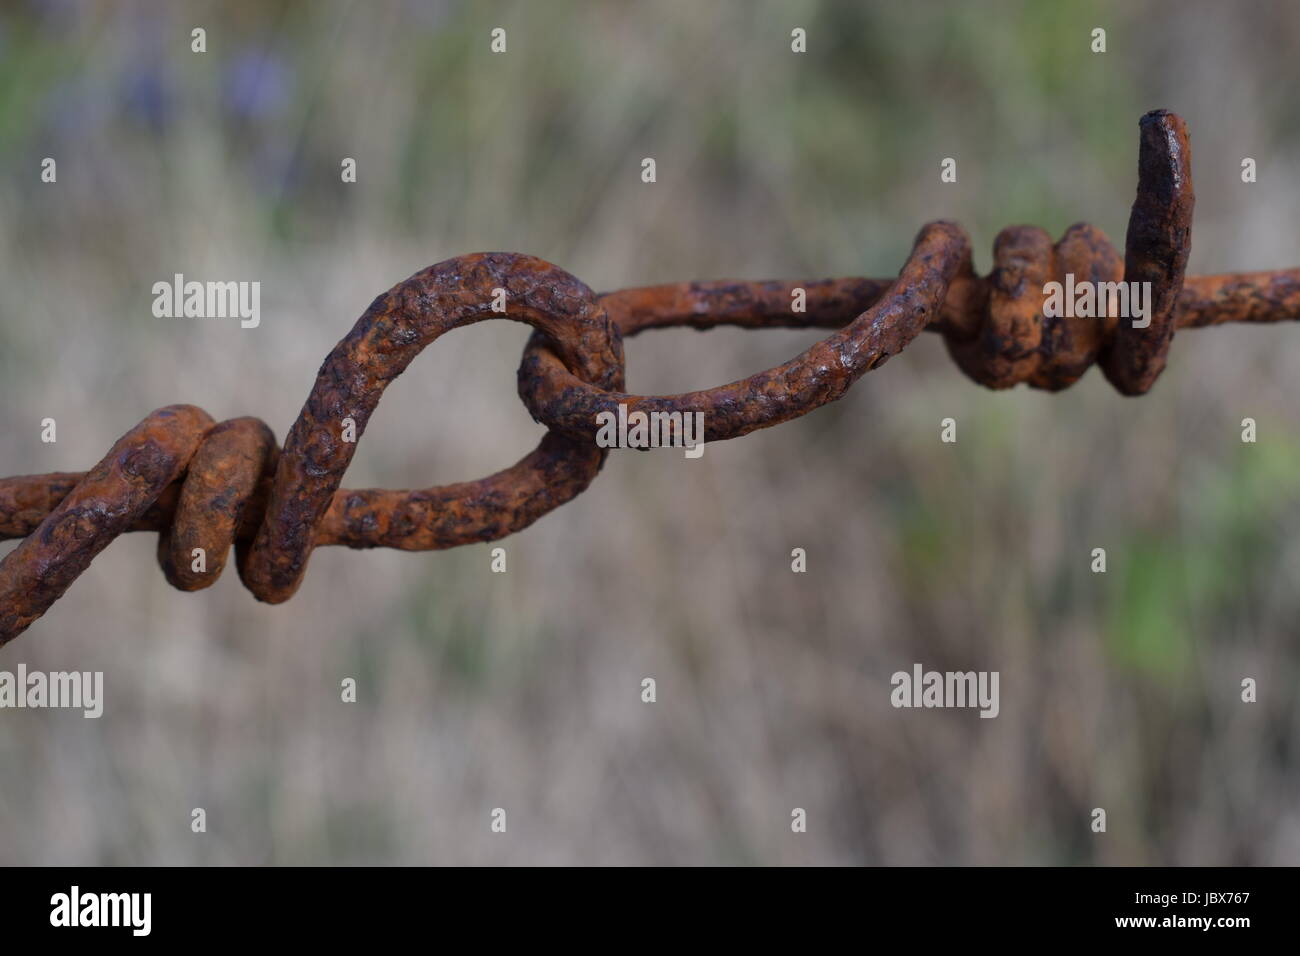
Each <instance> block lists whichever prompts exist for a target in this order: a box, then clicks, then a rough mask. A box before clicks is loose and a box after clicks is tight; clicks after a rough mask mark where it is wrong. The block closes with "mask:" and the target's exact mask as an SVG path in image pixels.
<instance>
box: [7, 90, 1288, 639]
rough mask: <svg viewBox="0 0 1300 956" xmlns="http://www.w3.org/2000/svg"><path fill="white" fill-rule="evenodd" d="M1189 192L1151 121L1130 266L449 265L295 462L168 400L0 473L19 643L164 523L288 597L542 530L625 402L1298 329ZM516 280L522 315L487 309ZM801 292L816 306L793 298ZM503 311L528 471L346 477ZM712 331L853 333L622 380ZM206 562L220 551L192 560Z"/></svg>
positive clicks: (754, 410) (1025, 239) (1016, 259)
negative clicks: (689, 268) (107, 439)
mask: <svg viewBox="0 0 1300 956" xmlns="http://www.w3.org/2000/svg"><path fill="white" fill-rule="evenodd" d="M1193 202H1194V198H1193V193H1192V180H1191V153H1190V147H1189V144H1188V139H1187V133H1186V129H1185V127H1184V125H1183V123H1182V121H1181V120H1179V119H1178V118H1177V117H1176V116H1174V115H1172V114H1170V113H1167V112H1165V111H1156V112H1153V113H1148V114H1147V115H1146V116H1144V117H1143V118H1142V123H1141V146H1140V153H1139V175H1138V194H1137V200H1136V201H1135V202H1134V205H1133V211H1132V214H1131V216H1130V220H1129V230H1128V236H1127V241H1126V250H1125V255H1124V256H1123V257H1122V258H1121V256H1120V254H1119V252H1118V251H1116V249H1115V248H1114V247H1113V246H1112V245H1111V244H1110V242H1109V241H1108V240H1107V238H1106V237H1105V235H1103V234H1102V233H1101V231H1100V230H1098V229H1095V228H1093V227H1092V226H1089V225H1086V224H1078V225H1075V226H1072V227H1070V229H1069V230H1067V231H1066V233H1065V235H1064V236H1063V237H1062V238H1061V240H1060V241H1059V242H1056V243H1052V242H1051V240H1050V238H1049V237H1048V235H1047V234H1046V233H1045V232H1043V231H1042V230H1041V229H1037V228H1034V227H1031V226H1013V227H1010V228H1008V229H1005V230H1003V231H1002V233H1001V234H999V236H998V237H997V240H996V242H995V244H994V268H993V271H992V273H991V274H990V275H989V276H987V277H980V276H977V275H975V273H974V271H973V269H972V267H971V260H970V250H969V244H968V242H967V239H966V236H965V234H964V233H963V232H962V230H961V229H960V228H959V227H958V226H956V225H955V224H953V223H948V222H937V223H932V224H930V225H928V226H926V227H925V228H924V229H922V230H921V233H920V234H919V236H918V237H917V240H916V243H915V245H914V247H913V250H912V254H911V256H910V257H909V258H908V260H907V263H906V264H905V265H904V267H903V269H902V271H901V273H900V275H899V277H898V278H897V279H895V280H892V281H891V280H883V279H863V278H850V279H824V280H817V281H780V282H728V281H723V282H690V283H679V284H674V285H664V286H654V287H647V288H639V289H625V290H622V291H620V292H612V293H607V294H605V295H602V296H599V297H597V296H594V295H593V294H592V292H591V291H590V290H589V289H588V288H587V287H586V286H585V285H583V284H582V283H581V282H579V281H578V280H577V279H575V278H574V277H573V276H571V275H569V274H568V273H567V272H564V271H563V270H561V269H558V268H556V267H555V266H552V265H550V264H548V263H546V262H543V261H542V260H540V259H535V258H533V257H530V256H523V255H513V254H509V253H489V254H480V255H473V256H462V257H460V258H457V259H450V260H448V261H446V262H443V263H439V264H438V265H435V266H431V267H430V268H428V269H426V270H424V271H423V272H419V273H417V274H416V275H414V276H412V277H411V278H410V279H408V280H406V281H405V282H402V283H400V284H399V285H397V286H395V287H394V288H393V289H391V290H390V291H388V292H387V293H385V294H384V295H382V296H380V297H379V298H377V299H375V301H374V302H373V303H372V304H371V306H370V308H369V309H368V310H367V311H366V313H365V314H364V315H363V316H362V317H361V319H360V320H358V322H357V324H356V326H355V327H354V328H353V329H352V331H351V332H350V333H348V335H347V336H346V337H345V338H344V339H343V340H342V341H341V342H339V344H338V345H337V346H336V347H335V348H334V350H333V351H332V352H331V353H330V354H329V356H328V357H326V359H325V362H324V364H323V365H322V366H321V369H320V372H319V374H318V376H317V378H316V383H315V387H314V388H313V389H312V392H311V394H310V396H309V397H308V399H307V402H306V404H305V405H304V406H303V409H302V413H301V414H300V415H299V417H298V419H297V421H296V422H295V423H294V425H293V427H292V429H291V430H290V432H289V435H288V438H287V440H286V443H285V448H284V451H283V452H281V451H280V450H279V449H278V448H277V446H276V443H275V440H274V437H273V435H272V433H271V431H270V429H269V428H267V426H266V425H264V424H263V423H262V422H260V421H258V420H257V419H253V418H239V419H233V420H231V421H227V422H222V423H221V424H218V425H214V424H213V422H212V419H211V418H209V417H208V416H207V414H206V413H204V412H203V411H202V410H200V409H198V408H195V407H193V406H190V405H172V406H168V407H167V408H163V409H159V410H158V411H156V412H154V413H152V414H151V415H150V416H149V417H148V418H146V419H145V420H144V421H143V422H141V423H140V424H139V425H137V426H136V427H135V428H133V429H132V430H131V431H130V432H128V433H127V434H126V435H124V436H123V437H122V438H121V439H120V440H119V441H118V442H117V444H116V445H114V446H113V448H112V450H111V451H110V452H109V453H108V455H107V456H106V457H105V458H104V460H103V461H101V462H100V463H99V465H97V466H96V467H95V468H94V469H92V470H91V471H89V472H85V473H75V472H59V473H54V474H47V475H29V476H20V477H16V478H6V479H0V539H3V538H23V539H24V540H23V541H22V542H21V543H20V544H19V545H18V547H17V548H16V549H15V550H14V551H13V552H11V553H10V554H9V555H8V556H6V557H5V559H4V560H3V561H0V644H3V643H5V642H6V641H8V640H11V639H12V638H13V637H15V636H17V635H18V634H19V633H21V632H22V631H23V630H24V629H25V628H26V627H27V626H29V625H30V624H31V623H32V621H34V620H36V619H37V618H38V617H40V615H41V614H43V613H44V612H45V610H47V609H48V608H49V606H50V605H51V604H52V603H53V602H54V601H55V600H57V599H58V598H59V597H60V596H61V595H62V594H63V593H64V591H65V590H66V589H67V588H68V586H69V585H70V584H71V583H72V581H73V580H74V579H75V578H76V576H77V575H78V574H80V573H81V572H82V571H84V570H85V569H86V567H87V566H88V565H89V564H90V562H91V560H92V559H93V558H94V557H95V555H97V554H98V553H99V552H100V551H102V550H103V549H104V548H105V547H106V546H107V545H108V543H109V542H110V541H111V540H112V539H113V538H114V537H116V536H117V535H119V534H122V533H123V532H126V531H157V532H160V537H159V543H158V559H159V563H160V564H161V565H162V567H163V571H164V573H165V574H166V576H167V579H168V581H170V582H171V583H172V584H174V585H175V586H176V587H178V588H182V589H185V590H193V589H197V588H203V587H207V586H208V585H210V584H211V583H212V582H213V581H214V580H216V578H217V576H218V575H219V574H220V572H221V570H222V568H223V566H224V565H225V563H226V560H227V558H228V552H229V549H230V546H231V544H232V542H233V543H234V544H235V548H236V558H237V563H238V566H239V572H240V576H241V578H242V579H243V581H244V582H245V584H247V585H248V587H249V589H250V590H251V591H252V592H253V594H254V595H256V596H257V597H258V598H259V599H261V600H264V601H270V602H278V601H283V600H285V599H286V598H288V597H289V596H290V595H292V594H293V592H294V590H295V589H296V588H297V586H298V584H299V582H300V581H301V579H302V575H303V572H304V571H305V568H306V564H307V559H308V557H309V555H310V553H311V550H312V548H313V547H316V546H319V545H328V544H341V545H347V546H348V547H353V548H374V547H388V548H401V549H405V550H410V551H427V550H436V549H439V548H449V547H455V546H457V545H462V544H468V543H471V542H475V541H490V540H495V539H497V538H501V537H504V536H506V535H509V534H512V533H514V532H516V531H519V530H521V529H522V528H525V527H527V526H528V525H530V524H531V523H533V522H534V521H536V520H537V519H538V518H540V517H541V516H542V515H544V514H546V513H547V512H549V511H551V510H552V509H554V508H557V507H559V506H560V505H562V504H564V503H565V502H567V501H569V500H571V499H572V498H574V497H575V496H576V495H578V494H579V493H581V492H582V491H583V490H584V489H585V488H586V487H587V485H588V484H590V482H591V481H592V479H593V478H594V477H595V476H596V474H597V473H598V472H599V470H600V468H601V465H602V464H603V463H604V459H605V450H604V449H601V448H598V447H596V446H595V444H594V443H593V441H592V435H593V433H594V432H595V429H596V424H595V416H596V414H597V413H598V412H600V411H612V410H614V409H615V408H616V407H617V406H618V405H619V404H626V405H627V406H628V408H629V411H633V410H640V411H661V412H669V413H671V412H688V411H699V412H703V413H704V415H705V437H706V439H707V440H712V441H717V440H719V439H724V438H734V437H737V436H739V435H744V434H747V433H748V432H751V431H753V430H755V429H758V428H765V427H768V426H771V425H775V424H778V423H779V422H784V421H789V420H790V419H792V418H796V417H798V416H800V415H803V414H806V413H807V412H809V411H811V410H813V409H815V408H818V407H820V406H822V405H824V404H826V403H827V402H831V401H834V400H835V399H837V398H839V397H841V396H842V395H844V393H845V392H846V391H847V390H848V388H849V387H850V386H851V385H852V384H853V382H855V381H856V380H857V379H858V378H860V377H861V376H862V375H864V374H865V373H866V372H868V371H871V370H872V369H875V368H878V367H879V366H880V365H882V364H883V363H884V362H885V361H886V360H887V359H888V358H889V357H890V356H891V355H895V354H897V353H898V352H899V351H901V350H902V349H903V348H905V347H906V346H907V345H908V343H910V342H911V341H912V340H913V339H914V338H915V337H916V336H917V335H918V334H919V333H920V332H921V331H922V330H924V329H929V330H930V331H933V332H937V333H940V334H942V335H943V337H944V339H945V342H946V344H947V346H948V349H949V351H950V353H951V354H952V356H953V358H954V360H955V361H956V362H957V364H958V366H959V367H960V368H961V369H962V370H963V371H964V372H965V373H966V374H967V375H968V376H970V377H971V378H972V379H974V380H975V381H977V382H979V383H980V384H982V385H986V386H988V387H990V388H1009V387H1012V386H1014V385H1017V384H1021V383H1025V384H1028V385H1030V386H1031V387H1034V388H1041V389H1048V390H1052V391H1056V390H1059V389H1063V388H1066V387H1068V386H1069V385H1071V384H1073V383H1074V382H1075V381H1077V380H1078V379H1079V378H1080V377H1081V376H1082V375H1083V374H1084V373H1085V372H1086V371H1087V370H1088V368H1090V367H1091V366H1092V365H1093V364H1098V365H1100V366H1101V367H1102V370H1103V372H1104V374H1105V375H1106V377H1107V379H1108V380H1109V381H1110V382H1111V383H1112V384H1113V385H1115V387H1116V388H1117V389H1118V390H1119V391H1120V392H1121V393H1123V394H1125V395H1139V394H1142V393H1144V392H1145V391H1147V390H1148V389H1149V388H1150V387H1151V386H1152V384H1153V383H1154V381H1155V379H1156V377H1157V376H1158V375H1159V374H1160V372H1161V370H1162V369H1163V368H1164V365H1165V361H1166V357H1167V355H1168V351H1169V345H1170V341H1171V340H1172V337H1173V333H1174V330H1175V329H1177V328H1197V327H1202V326H1209V325H1219V324H1224V323H1229V322H1248V323H1267V322H1278V321H1282V320H1289V319H1296V318H1300V269H1289V270H1281V271H1276V272H1248V273H1238V274H1232V275H1212V276H1193V277H1189V278H1186V279H1184V275H1183V272H1184V269H1185V268H1186V264H1187V254H1188V250H1189V247H1190V241H1191V217H1192V206H1193ZM1067 274H1068V275H1073V276H1074V278H1075V280H1076V281H1081V280H1085V279H1086V280H1088V281H1091V282H1097V283H1100V282H1117V281H1121V280H1124V281H1134V282H1150V283H1151V289H1152V293H1153V296H1152V303H1151V305H1152V309H1151V321H1150V325H1149V326H1148V327H1146V328H1138V327H1134V325H1133V323H1132V321H1131V320H1130V319H1127V318H1123V317H1119V316H1114V315H1107V316H1103V317H1101V318H1092V317H1086V316H1075V317H1071V316H1061V317H1046V316H1044V308H1043V306H1044V298H1045V295H1044V285H1045V284H1046V283H1047V282H1052V281H1056V282H1064V280H1065V277H1066V275H1067ZM498 288H500V289H505V290H506V293H507V297H506V309H507V311H506V313H505V314H504V315H502V314H501V313H499V312H494V311H492V303H493V299H494V292H495V290H496V289H498ZM796 289H803V290H804V293H805V296H806V308H805V311H803V312H795V311H794V310H793V309H792V302H793V293H794V292H795V290H796ZM490 318H509V319H513V320H516V321H521V322H526V323H528V324H529V325H532V326H533V327H534V329H535V332H534V334H533V336H532V337H531V338H530V340H529V344H528V347H527V349H526V350H525V354H524V359H523V362H522V364H521V366H520V370H519V391H520V395H521V397H523V399H524V401H525V404H527V406H528V408H529V409H530V411H532V413H533V415H534V417H536V418H538V419H539V420H540V421H543V422H545V423H546V424H547V425H548V426H549V427H550V428H551V429H552V430H551V431H550V432H548V433H547V435H546V436H545V437H544V438H543V440H542V442H541V444H540V445H539V446H538V447H537V448H536V449H535V450H534V451H533V452H531V453H530V454H529V455H527V456H526V457H524V458H523V459H522V460H520V461H519V462H518V463H517V464H515V465H514V466H512V467H510V468H507V469H506V470H504V471H501V472H498V473H497V474H494V475H490V476H489V477H487V478H482V479H479V480H478V481H469V482H463V483H460V484H455V485H446V486H443V487H439V488H428V489H424V490H416V491H405V490H386V489H363V490H349V489H343V488H340V487H339V485H340V483H341V481H342V478H343V474H344V472H345V471H346V470H347V467H348V464H349V463H350V462H351V460H352V455H353V453H354V452H355V449H356V444H355V443H353V442H348V441H344V440H343V426H344V420H345V419H349V418H350V419H351V420H352V422H353V423H354V425H355V430H356V434H357V436H358V437H359V436H360V435H361V433H362V432H364V430H365V425H366V423H367V422H368V421H369V418H370V415H371V413H372V412H373V411H374V409H375V407H376V405H377V404H378V402H379V399H380V397H381V396H382V394H383V391H384V389H385V387H387V385H388V383H389V382H391V381H392V380H393V379H394V378H396V377H397V376H398V375H400V374H401V373H402V371H403V370H405V369H406V367H407V366H408V365H409V364H410V362H411V360H412V359H413V358H414V357H415V356H416V354H418V353H419V351H420V350H421V349H423V348H424V347H425V346H426V345H428V344H430V343H431V342H433V341H434V339H436V338H437V337H438V336H440V335H442V334H443V333H444V332H446V331H448V330H450V329H453V328H457V327H460V326H463V325H468V324H470V323H473V322H478V321H481V320H483V319H490ZM717 325H733V326H739V327H742V328H770V327H787V328H827V329H835V330H837V331H836V332H835V333H834V334H832V335H831V336H829V337H828V338H826V339H825V340H823V341H821V342H819V343H817V344H816V345H814V346H813V347H811V348H810V349H808V350H806V351H805V352H804V353H803V354H801V355H800V356H798V357H797V358H794V359H792V360H791V361H789V362H786V363H785V364H784V365H781V366H778V367H777V368H774V369H770V370H768V371H766V372H760V373H758V374H757V375H753V376H750V377H749V378H747V379H743V380H741V381H739V382H733V383H731V384H729V385H723V386H721V387H718V388H712V389H706V390H703V391H699V392H690V393H686V394H683V395H673V396H636V395H630V394H627V393H625V392H624V391H623V352H622V337H623V336H624V335H629V336H630V335H635V334H637V333H638V332H642V331H645V330H646V329H652V328H663V327H668V326H684V327H690V328H696V329H708V328H712V327H714V326H717ZM196 549H203V554H204V562H202V563H196V561H195V554H196Z"/></svg>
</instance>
